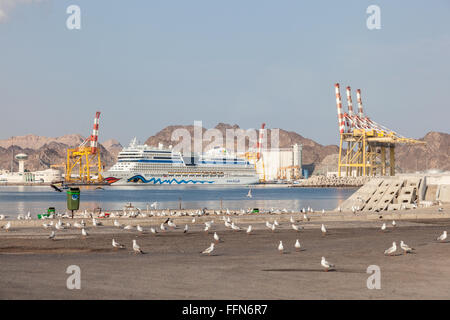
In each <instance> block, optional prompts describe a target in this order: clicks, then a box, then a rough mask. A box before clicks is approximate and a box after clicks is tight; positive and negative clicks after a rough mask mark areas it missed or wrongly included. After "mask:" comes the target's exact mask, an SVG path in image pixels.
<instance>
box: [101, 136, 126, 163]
mask: <svg viewBox="0 0 450 320" xmlns="http://www.w3.org/2000/svg"><path fill="white" fill-rule="evenodd" d="M102 145H103V146H104V147H105V149H106V150H108V151H109V153H110V154H111V155H112V156H113V157H114V158H115V159H117V155H118V154H119V152H120V151H122V149H123V146H122V145H121V144H120V142H119V141H117V140H116V139H109V140H106V141H104V142H103V143H102Z"/></svg>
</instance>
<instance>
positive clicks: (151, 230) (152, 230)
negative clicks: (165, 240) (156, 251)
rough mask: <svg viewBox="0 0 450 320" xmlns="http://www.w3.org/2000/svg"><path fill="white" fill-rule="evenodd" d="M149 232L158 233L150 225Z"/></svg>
mask: <svg viewBox="0 0 450 320" xmlns="http://www.w3.org/2000/svg"><path fill="white" fill-rule="evenodd" d="M150 232H151V233H153V234H157V233H158V231H156V229H155V228H153V227H150Z"/></svg>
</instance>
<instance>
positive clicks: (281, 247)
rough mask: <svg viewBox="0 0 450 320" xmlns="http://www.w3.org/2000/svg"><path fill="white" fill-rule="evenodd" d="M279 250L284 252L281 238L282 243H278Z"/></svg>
mask: <svg viewBox="0 0 450 320" xmlns="http://www.w3.org/2000/svg"><path fill="white" fill-rule="evenodd" d="M278 252H280V253H284V247H283V241H281V240H280V244H279V245H278Z"/></svg>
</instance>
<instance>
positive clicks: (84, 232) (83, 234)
mask: <svg viewBox="0 0 450 320" xmlns="http://www.w3.org/2000/svg"><path fill="white" fill-rule="evenodd" d="M81 235H82V236H83V237H87V236H88V235H89V234H88V233H87V232H86V230H84V228H83V229H81Z"/></svg>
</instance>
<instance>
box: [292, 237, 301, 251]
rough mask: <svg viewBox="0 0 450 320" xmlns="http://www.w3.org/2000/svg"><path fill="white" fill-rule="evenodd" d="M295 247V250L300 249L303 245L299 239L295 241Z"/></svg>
mask: <svg viewBox="0 0 450 320" xmlns="http://www.w3.org/2000/svg"><path fill="white" fill-rule="evenodd" d="M294 247H295V250H297V251H300V248H301V245H300V242H299V241H298V239H297V240H296V241H295V245H294Z"/></svg>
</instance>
